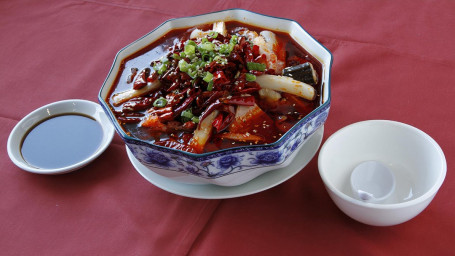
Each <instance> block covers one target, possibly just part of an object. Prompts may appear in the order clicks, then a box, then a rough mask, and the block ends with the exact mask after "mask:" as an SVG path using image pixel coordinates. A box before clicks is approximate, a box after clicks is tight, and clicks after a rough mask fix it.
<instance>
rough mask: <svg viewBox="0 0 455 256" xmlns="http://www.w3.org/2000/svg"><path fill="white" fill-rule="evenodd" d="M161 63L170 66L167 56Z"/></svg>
mask: <svg viewBox="0 0 455 256" xmlns="http://www.w3.org/2000/svg"><path fill="white" fill-rule="evenodd" d="M161 63H163V64H168V63H169V59H168V58H167V57H166V56H164V57H162V58H161Z"/></svg>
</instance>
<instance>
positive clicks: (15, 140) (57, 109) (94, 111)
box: [7, 99, 114, 174]
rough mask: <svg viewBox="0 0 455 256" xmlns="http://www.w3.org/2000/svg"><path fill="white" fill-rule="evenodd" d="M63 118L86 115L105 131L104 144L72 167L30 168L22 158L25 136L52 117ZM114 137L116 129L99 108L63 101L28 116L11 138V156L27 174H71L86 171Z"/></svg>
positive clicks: (8, 145)
mask: <svg viewBox="0 0 455 256" xmlns="http://www.w3.org/2000/svg"><path fill="white" fill-rule="evenodd" d="M61 114H83V115H86V116H89V117H91V118H93V119H95V120H96V121H97V122H98V123H99V124H100V125H101V128H102V130H103V138H102V140H101V143H100V146H99V147H98V149H97V150H96V151H95V152H94V153H93V154H92V155H90V156H89V157H88V158H86V159H84V160H82V161H80V162H78V163H76V164H72V165H69V166H65V167H61V168H55V169H46V168H38V167H34V166H32V165H30V164H28V163H27V162H26V161H25V160H24V158H23V157H22V154H21V144H22V140H23V138H24V136H26V134H27V132H28V131H29V130H30V129H31V128H32V127H34V126H35V125H36V124H38V123H40V122H42V121H43V120H45V119H48V118H50V117H52V116H58V115H61ZM113 136H114V127H113V126H112V125H111V123H110V122H109V120H108V118H107V116H106V114H105V113H104V111H103V109H102V108H101V106H100V105H98V104H96V103H95V102H92V101H87V100H78V99H71V100H63V101H58V102H54V103H51V104H48V105H45V106H42V107H40V108H38V109H36V110H34V111H33V112H31V113H30V114H28V115H27V116H25V117H24V118H23V119H22V120H21V121H19V123H17V124H16V126H15V127H14V128H13V130H12V131H11V133H10V136H9V138H8V143H7V148H8V155H9V157H10V159H11V161H13V163H14V164H15V165H16V166H18V167H19V168H21V169H23V170H24V171H28V172H32V173H38V174H62V173H67V172H71V171H75V170H77V169H79V168H82V167H84V166H85V165H87V164H89V163H90V162H91V161H93V160H95V158H97V157H98V156H99V155H101V153H103V152H104V150H105V149H106V148H107V146H109V144H110V142H111V141H112V138H113Z"/></svg>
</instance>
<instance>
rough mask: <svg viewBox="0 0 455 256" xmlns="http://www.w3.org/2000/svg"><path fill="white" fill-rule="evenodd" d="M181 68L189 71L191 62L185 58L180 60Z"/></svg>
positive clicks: (183, 70)
mask: <svg viewBox="0 0 455 256" xmlns="http://www.w3.org/2000/svg"><path fill="white" fill-rule="evenodd" d="M179 68H180V71H182V72H188V70H189V69H190V64H188V63H187V62H186V61H185V60H179Z"/></svg>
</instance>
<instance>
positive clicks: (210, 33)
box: [209, 31, 218, 38]
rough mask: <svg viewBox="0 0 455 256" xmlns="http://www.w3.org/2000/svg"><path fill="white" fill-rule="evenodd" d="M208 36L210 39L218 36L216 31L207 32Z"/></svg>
mask: <svg viewBox="0 0 455 256" xmlns="http://www.w3.org/2000/svg"><path fill="white" fill-rule="evenodd" d="M209 36H210V37H211V38H216V37H217V36H218V32H216V31H210V32H209Z"/></svg>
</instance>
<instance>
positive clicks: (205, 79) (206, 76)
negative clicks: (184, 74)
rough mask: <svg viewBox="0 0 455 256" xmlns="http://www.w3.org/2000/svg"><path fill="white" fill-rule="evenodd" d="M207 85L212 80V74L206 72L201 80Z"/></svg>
mask: <svg viewBox="0 0 455 256" xmlns="http://www.w3.org/2000/svg"><path fill="white" fill-rule="evenodd" d="M202 80H204V81H205V82H207V83H210V81H212V80H213V74H212V73H210V72H206V73H205V76H204V78H202Z"/></svg>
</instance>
